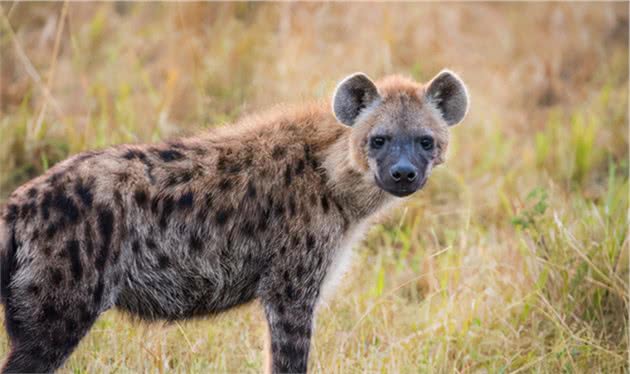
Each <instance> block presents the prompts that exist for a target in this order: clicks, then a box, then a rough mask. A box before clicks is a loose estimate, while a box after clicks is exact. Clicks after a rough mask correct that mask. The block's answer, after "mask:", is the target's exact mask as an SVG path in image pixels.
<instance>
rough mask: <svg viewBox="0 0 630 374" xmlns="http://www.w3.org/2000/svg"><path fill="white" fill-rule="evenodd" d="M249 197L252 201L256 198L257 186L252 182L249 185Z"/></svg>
mask: <svg viewBox="0 0 630 374" xmlns="http://www.w3.org/2000/svg"><path fill="white" fill-rule="evenodd" d="M247 197H249V198H250V199H254V198H256V185H255V184H254V181H252V180H250V181H249V182H248V183H247Z"/></svg>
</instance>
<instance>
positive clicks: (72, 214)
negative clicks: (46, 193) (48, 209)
mask: <svg viewBox="0 0 630 374" xmlns="http://www.w3.org/2000/svg"><path fill="white" fill-rule="evenodd" d="M52 207H54V208H55V209H57V210H58V211H59V212H60V213H61V214H63V215H64V216H65V217H66V218H67V219H68V221H69V222H70V223H77V221H78V220H79V209H78V208H77V206H76V204H75V203H74V201H73V200H72V199H71V198H69V197H68V196H67V195H66V194H65V192H64V191H63V190H61V189H58V190H57V191H56V192H55V194H54V196H53V199H52Z"/></svg>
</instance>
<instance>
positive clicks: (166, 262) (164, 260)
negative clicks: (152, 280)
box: [158, 255, 171, 269]
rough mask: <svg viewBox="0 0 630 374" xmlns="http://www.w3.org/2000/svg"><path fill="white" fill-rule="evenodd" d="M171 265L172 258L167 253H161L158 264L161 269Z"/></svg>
mask: <svg viewBox="0 0 630 374" xmlns="http://www.w3.org/2000/svg"><path fill="white" fill-rule="evenodd" d="M170 265H171V259H170V258H169V257H168V256H166V255H161V256H159V257H158V266H159V267H160V269H166V268H167V267H169V266H170Z"/></svg>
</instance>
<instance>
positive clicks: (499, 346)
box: [0, 2, 630, 373]
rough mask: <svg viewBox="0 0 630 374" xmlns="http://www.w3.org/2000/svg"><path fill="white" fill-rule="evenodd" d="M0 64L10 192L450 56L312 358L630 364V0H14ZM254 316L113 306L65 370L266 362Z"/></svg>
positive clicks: (439, 365)
mask: <svg viewBox="0 0 630 374" xmlns="http://www.w3.org/2000/svg"><path fill="white" fill-rule="evenodd" d="M0 63H1V66H0V67H1V74H0V204H1V203H2V201H3V200H4V199H6V197H7V196H8V195H9V194H10V193H11V192H12V190H13V189H14V188H15V187H17V186H18V185H19V184H21V183H23V182H25V181H26V180H28V179H30V178H32V177H34V176H36V175H38V174H40V173H42V172H44V171H45V170H46V169H47V168H49V167H51V166H52V165H53V164H54V163H56V162H58V161H60V160H62V159H64V158H66V157H68V156H69V155H71V154H74V153H77V152H80V151H83V150H86V149H94V148H102V147H105V146H108V145H111V144H119V143H133V142H151V141H158V140H160V139H164V138H168V137H173V136H180V135H190V134H194V133H195V132H199V131H206V130H205V129H208V128H211V127H213V126H217V125H221V124H229V123H230V122H231V121H233V120H235V119H236V118H238V117H239V116H242V115H244V114H247V113H251V112H254V111H256V110H259V109H264V108H267V107H268V106H270V105H273V104H276V103H279V102H292V103H294V102H300V101H304V100H310V99H313V98H324V97H329V96H330V95H331V94H332V90H333V88H334V86H335V84H336V82H337V81H338V80H339V79H341V78H343V77H344V76H345V75H347V74H349V73H352V72H355V71H363V72H365V73H367V74H368V75H370V76H371V77H373V78H375V79H377V78H380V77H382V76H384V75H386V74H392V73H401V74H405V75H408V76H411V77H413V78H415V79H417V80H419V81H426V80H429V79H430V78H431V77H433V76H434V75H435V74H436V73H437V72H438V71H439V70H440V69H442V68H444V67H448V68H450V69H452V70H454V71H455V72H457V73H459V74H460V75H461V77H462V78H463V80H464V81H465V82H466V83H467V84H468V87H469V90H470V95H471V100H472V106H471V110H470V112H469V115H468V117H467V119H466V120H465V121H464V123H463V124H461V125H460V126H458V127H456V128H454V129H453V131H452V140H451V147H450V150H449V156H448V160H447V162H446V164H445V165H444V166H442V167H440V168H438V169H436V170H435V172H434V173H433V176H432V179H431V180H430V182H429V184H428V186H427V188H426V189H425V190H423V191H422V192H420V193H418V194H417V195H416V196H414V197H413V198H412V199H411V201H410V202H409V204H407V205H406V206H405V207H404V208H402V209H400V210H398V211H396V212H394V213H393V214H392V215H391V216H390V217H389V218H388V219H386V220H385V221H384V222H383V223H382V224H381V225H379V226H377V227H376V228H375V229H374V230H372V231H371V232H370V234H369V237H368V240H366V241H365V243H364V244H363V245H362V246H361V247H360V248H357V251H356V252H357V261H356V264H355V266H354V268H353V270H352V271H351V272H350V273H349V275H348V276H347V277H346V281H345V282H344V283H343V285H342V286H341V288H340V289H339V291H338V293H337V297H335V298H333V299H331V300H329V301H328V302H327V303H326V304H324V305H322V307H321V308H320V313H319V317H318V322H317V328H316V330H315V331H316V333H315V337H314V342H313V350H312V354H311V358H310V367H311V368H312V369H313V370H315V371H316V372H344V373H346V372H365V371H375V372H400V373H404V372H414V373H415V372H445V373H452V372H466V373H470V372H519V371H524V372H554V373H555V372H560V371H564V372H628V360H627V357H628V356H627V350H628V339H629V337H628V302H629V300H628V279H629V278H628V277H629V273H628V263H629V261H630V259H629V255H628V253H629V251H628V187H629V186H628V168H629V164H628V3H529V4H527V3H518V4H516V3H513V4H500V3H492V4H484V3H475V4H473V3H467V4H457V3H447V4H433V3H417V4H410V3H405V4H383V3H374V4H359V3H353V4H340V3H337V4H310V3H300V4H272V3H212V4H196V3H186V4H179V3H165V4H156V3H153V4H142V3H138V4H134V3H122V2H117V3H70V4H69V3H22V2H3V3H2V4H0ZM263 321H264V317H263V314H262V312H261V311H260V309H259V308H258V306H257V305H251V306H247V307H244V308H241V309H239V310H237V311H233V312H230V313H227V314H224V315H221V316H219V317H216V318H212V319H211V320H210V321H194V322H187V323H175V324H154V325H150V326H149V325H146V324H137V323H134V322H132V321H131V320H130V319H129V318H128V317H126V316H123V315H121V314H118V313H117V312H113V311H112V312H108V313H107V314H106V315H105V316H104V317H103V318H101V320H99V322H98V323H97V325H96V326H95V328H93V329H92V331H91V332H90V334H89V336H88V337H86V338H85V339H84V340H83V341H82V343H81V345H80V347H79V348H78V350H77V352H76V353H75V354H74V355H73V356H72V358H71V359H70V361H69V362H68V363H67V364H66V366H65V368H64V369H63V372H75V373H83V372H86V373H87V372H114V371H117V372H143V371H159V372H163V371H176V372H208V371H210V372H213V371H214V372H225V371H229V372H247V371H249V372H258V371H260V368H261V367H262V364H263V353H262V347H263V336H264V331H265V326H264V323H263ZM7 349H8V342H7V339H6V336H5V335H4V330H2V332H1V333H0V356H5V355H6V353H7Z"/></svg>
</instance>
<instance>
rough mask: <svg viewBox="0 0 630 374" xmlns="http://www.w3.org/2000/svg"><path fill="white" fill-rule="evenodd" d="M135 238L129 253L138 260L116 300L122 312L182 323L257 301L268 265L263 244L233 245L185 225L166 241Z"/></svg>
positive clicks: (132, 261)
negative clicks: (182, 321) (263, 274)
mask: <svg viewBox="0 0 630 374" xmlns="http://www.w3.org/2000/svg"><path fill="white" fill-rule="evenodd" d="M138 231H140V230H138ZM138 234H139V233H138ZM197 235H199V236H197ZM132 236H133V237H134V239H132V240H131V241H130V242H128V243H126V244H125V246H127V247H128V249H123V250H129V252H130V253H132V254H133V255H132V256H128V257H127V258H126V260H125V261H124V262H123V266H124V268H125V271H124V276H123V280H122V283H121V285H120V289H119V291H118V292H117V298H116V299H117V301H116V306H117V307H118V308H120V309H123V310H126V311H128V312H131V313H132V314H135V315H138V316H140V317H142V318H145V319H149V320H154V319H167V320H178V319H186V318H191V317H195V316H205V315H209V314H214V313H218V312H221V311H223V310H226V309H229V308H231V307H234V306H237V305H240V304H243V303H246V302H249V301H251V300H252V299H254V298H255V297H256V291H257V288H258V282H259V280H260V276H261V274H262V272H263V271H264V267H265V264H266V263H267V261H266V259H264V258H260V257H261V256H260V254H261V253H263V251H261V249H260V245H259V244H256V243H254V242H252V241H243V240H239V241H235V242H231V241H230V240H229V239H228V237H227V236H222V235H211V234H205V235H204V234H201V233H196V232H194V231H193V230H191V229H188V228H186V227H184V226H179V225H178V226H175V227H173V228H172V229H170V230H168V231H167V233H166V234H164V235H157V236H151V235H149V236H144V237H145V239H138V238H140V237H143V236H142V235H136V233H135V232H134V234H132ZM201 238H203V239H201ZM257 257H258V258H257Z"/></svg>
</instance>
